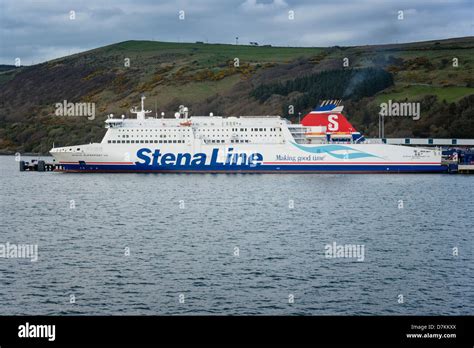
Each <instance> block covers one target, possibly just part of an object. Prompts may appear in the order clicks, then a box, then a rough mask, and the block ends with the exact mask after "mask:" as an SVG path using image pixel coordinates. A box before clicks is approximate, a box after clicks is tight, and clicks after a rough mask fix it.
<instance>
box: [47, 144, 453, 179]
mask: <svg viewBox="0 0 474 348" xmlns="http://www.w3.org/2000/svg"><path fill="white" fill-rule="evenodd" d="M78 149H80V150H79V151H78V150H75V147H66V148H56V149H52V150H51V154H52V155H53V156H54V157H55V159H56V162H57V163H58V164H59V165H60V168H61V169H60V170H61V171H65V172H186V173H190V172H191V173H236V172H239V173H240V172H245V173H294V172H298V173H439V172H444V171H445V170H446V169H445V167H444V166H442V165H441V153H440V151H437V150H430V149H419V148H412V147H407V146H397V145H386V144H334V143H330V144H320V145H308V144H304V145H303V144H296V143H284V144H271V145H265V144H261V145H258V146H256V145H253V144H230V145H229V144H199V143H198V141H196V142H195V143H194V144H192V143H190V144H112V145H111V144H103V143H101V144H89V145H81V146H80V147H78Z"/></svg>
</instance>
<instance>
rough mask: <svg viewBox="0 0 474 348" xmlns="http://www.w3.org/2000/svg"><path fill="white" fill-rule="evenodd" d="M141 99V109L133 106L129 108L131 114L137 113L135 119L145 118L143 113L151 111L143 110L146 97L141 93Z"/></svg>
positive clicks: (141, 119)
mask: <svg viewBox="0 0 474 348" xmlns="http://www.w3.org/2000/svg"><path fill="white" fill-rule="evenodd" d="M141 99H142V103H141V106H142V109H141V110H140V111H138V110H137V107H136V106H134V107H133V109H130V112H131V113H132V114H136V115H137V120H140V121H143V120H144V119H145V115H146V114H149V113H150V112H152V110H145V99H146V97H145V96H144V95H142V98H141Z"/></svg>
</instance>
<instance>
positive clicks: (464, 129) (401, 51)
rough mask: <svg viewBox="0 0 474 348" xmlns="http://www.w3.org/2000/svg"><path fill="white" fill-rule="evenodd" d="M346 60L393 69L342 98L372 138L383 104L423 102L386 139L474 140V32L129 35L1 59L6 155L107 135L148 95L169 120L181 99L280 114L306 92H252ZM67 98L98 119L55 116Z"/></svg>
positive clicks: (0, 111)
mask: <svg viewBox="0 0 474 348" xmlns="http://www.w3.org/2000/svg"><path fill="white" fill-rule="evenodd" d="M236 58H237V59H238V61H239V66H237V67H236V66H235V65H234V62H235V60H236ZM344 58H348V59H349V67H350V68H354V69H357V68H364V67H376V68H380V69H384V70H386V71H388V72H390V73H391V74H392V75H393V81H394V84H393V85H392V86H390V87H388V88H386V89H384V90H382V91H380V92H378V93H377V94H375V95H371V96H368V97H364V98H362V99H357V100H356V99H352V98H350V97H348V98H346V100H344V104H345V105H346V113H347V115H348V117H349V119H350V120H351V121H352V122H353V124H354V125H355V126H356V127H357V128H359V129H360V130H361V131H363V132H365V133H366V134H367V135H368V136H371V135H375V134H376V130H377V119H378V116H377V113H378V110H377V109H378V105H379V104H380V103H381V102H383V101H386V100H388V99H392V100H414V101H422V119H421V120H420V121H418V123H416V124H415V123H413V121H410V120H408V119H403V120H393V121H392V120H387V122H386V135H387V136H433V137H434V136H453V137H468V136H470V137H471V138H474V126H473V124H472V122H473V114H474V112H473V108H474V106H473V104H474V102H473V100H472V99H473V98H472V97H471V98H470V97H469V96H474V38H473V37H467V38H458V39H450V40H440V41H430V42H420V43H409V44H398V45H378V46H358V47H328V48H298V47H255V46H245V45H238V46H237V45H222V44H204V43H194V44H192V43H169V42H154V41H126V42H122V43H118V44H114V45H110V46H105V47H101V48H97V49H94V50H91V51H87V52H83V53H79V54H75V55H71V56H68V57H63V58H59V59H55V60H52V61H49V62H46V63H43V64H38V65H34V66H25V67H19V68H16V67H12V66H5V68H3V66H2V67H1V68H0V152H2V153H11V152H16V151H20V152H43V153H44V152H47V151H48V150H49V149H50V148H51V145H52V143H53V142H54V143H55V144H56V145H69V144H74V143H84V142H90V141H99V140H100V139H101V138H102V136H103V134H104V132H105V130H104V129H103V121H104V119H105V115H106V114H108V113H111V112H112V113H114V114H122V113H128V110H129V109H130V107H131V106H133V105H137V104H138V102H139V97H140V95H141V94H145V95H146V96H147V100H146V103H147V107H148V108H150V109H155V104H156V105H157V106H158V107H157V109H158V113H160V112H161V111H164V112H165V113H166V115H167V116H169V117H171V115H173V113H174V111H176V109H177V108H178V106H179V105H181V104H184V105H186V106H188V107H189V108H190V110H191V113H192V114H207V113H209V112H214V114H222V115H232V114H235V115H240V114H243V115H249V114H254V115H258V114H280V115H282V114H285V112H286V110H285V106H286V105H288V104H291V103H292V102H293V101H295V98H297V97H298V96H299V95H301V91H300V92H298V91H293V92H292V93H288V94H287V95H272V96H270V97H268V98H267V99H265V100H257V99H256V98H254V97H252V91H253V90H254V89H255V88H257V87H258V86H261V85H266V84H274V83H278V82H285V81H292V80H295V79H298V78H300V77H305V76H310V75H313V74H317V73H320V72H322V71H326V70H334V69H347V67H343V59H344ZM454 58H456V59H457V62H458V66H457V67H455V66H453V59H454ZM127 62H129V63H130V64H129V66H128V65H127V64H126V63H127ZM328 87H330V86H328ZM290 92H291V91H290ZM335 97H337V96H335ZM63 100H67V101H69V102H94V103H95V104H96V119H95V120H93V121H89V120H87V118H85V117H58V116H54V111H55V107H54V105H55V103H61V102H63ZM309 109H310V107H305V108H302V109H301V110H295V111H296V113H295V115H297V113H298V112H301V113H302V114H304V113H305V112H307V111H308V110H309ZM291 117H294V118H295V119H296V118H297V116H292V115H290V118H291ZM460 124H461V126H460Z"/></svg>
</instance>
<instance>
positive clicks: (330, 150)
mask: <svg viewBox="0 0 474 348" xmlns="http://www.w3.org/2000/svg"><path fill="white" fill-rule="evenodd" d="M292 144H293V145H294V146H296V147H297V148H299V149H300V150H303V151H306V152H310V153H320V154H321V153H327V154H328V155H331V156H332V157H335V158H338V159H357V158H365V157H377V158H378V156H375V155H371V154H370V153H367V152H363V151H360V150H356V149H353V148H352V147H349V146H344V145H336V144H332V145H324V146H316V147H313V146H311V147H307V146H303V145H299V144H296V143H292ZM344 150H346V151H352V153H346V154H339V153H334V152H335V151H344ZM354 151H355V152H354Z"/></svg>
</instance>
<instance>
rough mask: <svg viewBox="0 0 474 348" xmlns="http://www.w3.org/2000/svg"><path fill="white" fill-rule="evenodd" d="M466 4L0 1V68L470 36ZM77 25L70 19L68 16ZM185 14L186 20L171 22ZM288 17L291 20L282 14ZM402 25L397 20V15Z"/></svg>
mask: <svg viewBox="0 0 474 348" xmlns="http://www.w3.org/2000/svg"><path fill="white" fill-rule="evenodd" d="M473 4H474V2H472V1H471V0H454V1H446V0H398V1H376V0H362V1H358V2H353V1H350V0H339V1H334V0H332V1H331V0H322V1H312V0H294V1H291V0H230V1H222V0H200V1H191V0H163V1H153V0H136V1H134V0H115V1H113V0H103V1H100V2H98V1H92V0H84V1H68V0H50V1H33V0H30V1H20V0H2V1H1V2H0V63H2V64H13V62H14V59H15V58H16V57H20V58H21V59H22V61H23V63H24V64H31V63H32V62H35V63H39V62H41V61H45V60H48V59H52V58H57V57H60V56H63V55H67V54H72V53H76V52H78V51H84V50H88V49H92V48H96V47H100V46H103V45H108V44H111V43H114V42H120V41H125V40H132V39H136V40H152V39H154V40H160V41H181V42H194V41H206V40H207V41H209V42H219V43H233V42H234V41H235V37H236V36H238V37H239V42H241V43H248V42H249V41H257V42H259V43H261V44H263V43H266V44H272V45H281V46H334V45H360V44H381V43H394V42H409V41H421V40H430V39H442V38H449V37H457V36H470V35H473V32H472V31H473V25H472V13H473V6H474V5H473ZM71 10H74V11H76V20H75V21H71V20H69V11H71ZM180 10H184V11H185V15H186V19H185V20H184V21H180V20H178V11H180ZM289 10H292V11H294V12H295V19H294V20H293V21H291V20H289V18H288V11H289ZM399 10H403V11H405V19H404V20H403V21H398V20H397V11H399Z"/></svg>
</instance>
